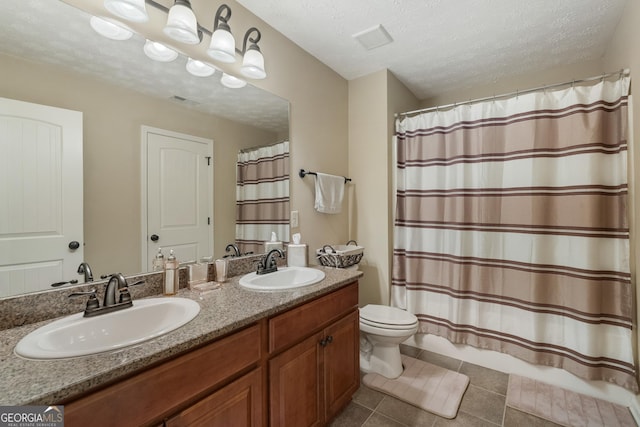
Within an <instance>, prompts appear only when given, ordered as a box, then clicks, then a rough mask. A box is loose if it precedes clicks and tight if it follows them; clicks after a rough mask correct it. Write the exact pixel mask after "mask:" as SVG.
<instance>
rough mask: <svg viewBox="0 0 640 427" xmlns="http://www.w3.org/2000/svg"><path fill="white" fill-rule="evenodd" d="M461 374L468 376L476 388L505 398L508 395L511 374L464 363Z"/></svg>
mask: <svg viewBox="0 0 640 427" xmlns="http://www.w3.org/2000/svg"><path fill="white" fill-rule="evenodd" d="M460 373H461V374H465V375H466V376H468V377H469V380H470V382H471V384H473V385H474V386H476V387H480V388H484V389H485V390H489V391H493V392H494V393H498V394H501V395H503V396H506V395H507V386H508V385H509V374H505V373H504V372H500V371H495V370H493V369H489V368H484V367H482V366H478V365H474V364H472V363H467V362H462V366H461V367H460Z"/></svg>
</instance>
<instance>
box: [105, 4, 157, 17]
mask: <svg viewBox="0 0 640 427" xmlns="http://www.w3.org/2000/svg"><path fill="white" fill-rule="evenodd" d="M104 7H105V9H107V10H108V11H109V12H111V13H113V14H114V15H116V16H118V17H120V18H122V19H126V20H128V21H133V22H147V21H148V20H149V15H147V8H146V7H145V0H104Z"/></svg>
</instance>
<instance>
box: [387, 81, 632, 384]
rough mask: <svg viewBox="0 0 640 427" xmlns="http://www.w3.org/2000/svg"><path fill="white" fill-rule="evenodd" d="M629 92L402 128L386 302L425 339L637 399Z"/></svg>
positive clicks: (612, 89) (619, 84)
mask: <svg viewBox="0 0 640 427" xmlns="http://www.w3.org/2000/svg"><path fill="white" fill-rule="evenodd" d="M598 80H599V79H598ZM629 84H630V80H629V77H628V76H625V77H621V78H619V79H618V80H615V81H608V80H604V79H603V81H600V82H598V83H597V84H593V85H590V86H588V85H584V86H576V87H569V88H567V89H561V90H546V91H536V92H533V93H529V94H526V95H522V94H521V95H520V96H513V97H510V98H508V99H496V100H491V101H486V102H479V103H477V104H472V105H463V106H460V105H459V106H457V107H454V108H452V109H450V110H445V111H442V110H440V111H433V112H429V113H423V114H421V115H419V116H415V117H409V118H405V119H403V120H401V121H398V122H397V140H398V154H397V156H398V158H397V174H398V175H397V184H396V185H397V193H396V194H397V195H396V198H397V207H396V220H395V227H394V234H395V236H394V254H393V276H392V277H393V279H392V300H393V304H394V305H396V306H400V307H403V308H406V309H407V310H409V311H410V312H412V313H414V314H415V315H416V316H417V317H418V318H419V319H420V332H422V333H429V334H435V335H440V336H443V337H446V338H447V339H449V340H450V341H451V342H454V343H464V344H468V345H473V346H476V347H479V348H485V349H491V350H496V351H501V352H504V353H508V354H511V355H513V356H516V357H519V358H521V359H523V360H526V361H528V362H530V363H535V364H539V365H547V366H555V367H559V368H563V369H565V370H567V371H569V372H571V373H573V374H575V375H577V376H579V377H582V378H585V379H590V380H603V381H608V382H612V383H615V384H618V385H620V386H623V387H626V388H627V389H629V390H632V391H634V392H636V393H637V392H638V383H637V381H636V366H635V363H634V350H633V334H634V331H633V324H634V317H635V316H634V307H633V306H634V305H633V300H634V291H633V284H632V282H631V275H630V267H629V261H630V254H629V225H628V219H627V215H628V212H627V210H628V201H627V197H628V183H627V142H628V141H629V135H628V131H629V125H628V123H629V120H630V117H628V93H629Z"/></svg>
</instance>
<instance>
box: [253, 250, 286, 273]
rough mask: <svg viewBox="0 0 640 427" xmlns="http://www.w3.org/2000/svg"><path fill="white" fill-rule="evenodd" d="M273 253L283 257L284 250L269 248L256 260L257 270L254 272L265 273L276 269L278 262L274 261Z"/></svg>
mask: <svg viewBox="0 0 640 427" xmlns="http://www.w3.org/2000/svg"><path fill="white" fill-rule="evenodd" d="M275 255H278V257H280V258H282V259H284V252H283V251H282V250H280V249H271V250H270V251H269V253H268V254H267V256H265V257H264V258H263V259H262V260H260V261H259V262H258V271H256V274H267V273H273V272H274V271H278V264H277V263H276V259H275Z"/></svg>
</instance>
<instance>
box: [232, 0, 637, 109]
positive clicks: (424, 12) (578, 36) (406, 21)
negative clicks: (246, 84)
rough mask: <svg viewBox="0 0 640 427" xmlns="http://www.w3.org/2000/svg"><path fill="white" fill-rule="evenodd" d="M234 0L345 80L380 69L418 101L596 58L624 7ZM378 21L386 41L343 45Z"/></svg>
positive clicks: (617, 3) (513, 1)
mask: <svg viewBox="0 0 640 427" xmlns="http://www.w3.org/2000/svg"><path fill="white" fill-rule="evenodd" d="M632 1H633V0H632ZM238 2H239V3H240V4H242V5H243V6H245V7H246V8H247V9H249V10H250V11H251V12H253V13H254V14H255V15H257V16H258V17H260V18H261V19H263V20H264V21H265V22H267V23H268V24H269V25H271V26H272V27H274V28H275V29H276V30H278V31H279V32H281V33H282V34H284V35H285V36H286V37H288V38H289V39H291V40H292V41H293V42H295V43H296V44H298V45H299V46H300V47H302V48H303V49H304V50H306V51H307V52H309V53H311V54H312V55H314V56H315V57H316V58H318V59H319V60H320V61H322V62H323V63H325V64H327V65H328V66H329V67H331V68H332V69H333V70H335V71H336V72H338V73H339V74H340V75H341V76H343V77H344V78H345V79H347V80H351V79H354V78H357V77H361V76H364V75H367V74H370V73H372V72H375V71H379V70H381V69H385V68H388V69H389V70H391V71H392V72H393V73H394V75H396V76H397V77H398V78H399V79H400V80H401V81H402V82H403V83H404V84H405V85H406V86H407V87H408V88H409V89H410V90H411V91H412V92H413V93H414V94H415V95H416V96H417V97H418V98H419V99H427V98H429V97H432V96H435V95H438V94H442V93H445V92H448V91H452V90H463V89H465V88H469V87H473V86H478V85H483V84H491V83H493V82H495V81H498V80H500V79H503V78H506V77H513V76H518V75H521V74H525V73H532V72H536V71H542V70H545V69H548V68H551V67H556V66H561V65H567V64H573V63H579V62H583V61H588V60H595V59H598V58H600V57H601V56H602V55H603V54H604V50H605V47H606V46H607V43H608V42H609V41H610V39H611V36H612V34H613V31H614V29H615V27H616V25H617V24H618V21H619V20H620V17H621V15H622V12H623V9H624V6H625V4H626V2H627V0H322V1H318V0H238ZM378 24H382V25H383V26H384V28H385V29H386V30H387V31H388V32H389V34H390V35H391V37H392V38H393V39H394V42H393V43H391V44H389V45H386V46H382V47H379V48H376V49H373V50H370V51H367V50H366V49H364V48H363V47H362V45H361V44H360V43H359V42H358V41H357V40H355V39H353V38H352V35H353V34H356V33H358V32H361V31H363V30H366V29H368V28H371V27H373V26H376V25H378Z"/></svg>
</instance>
